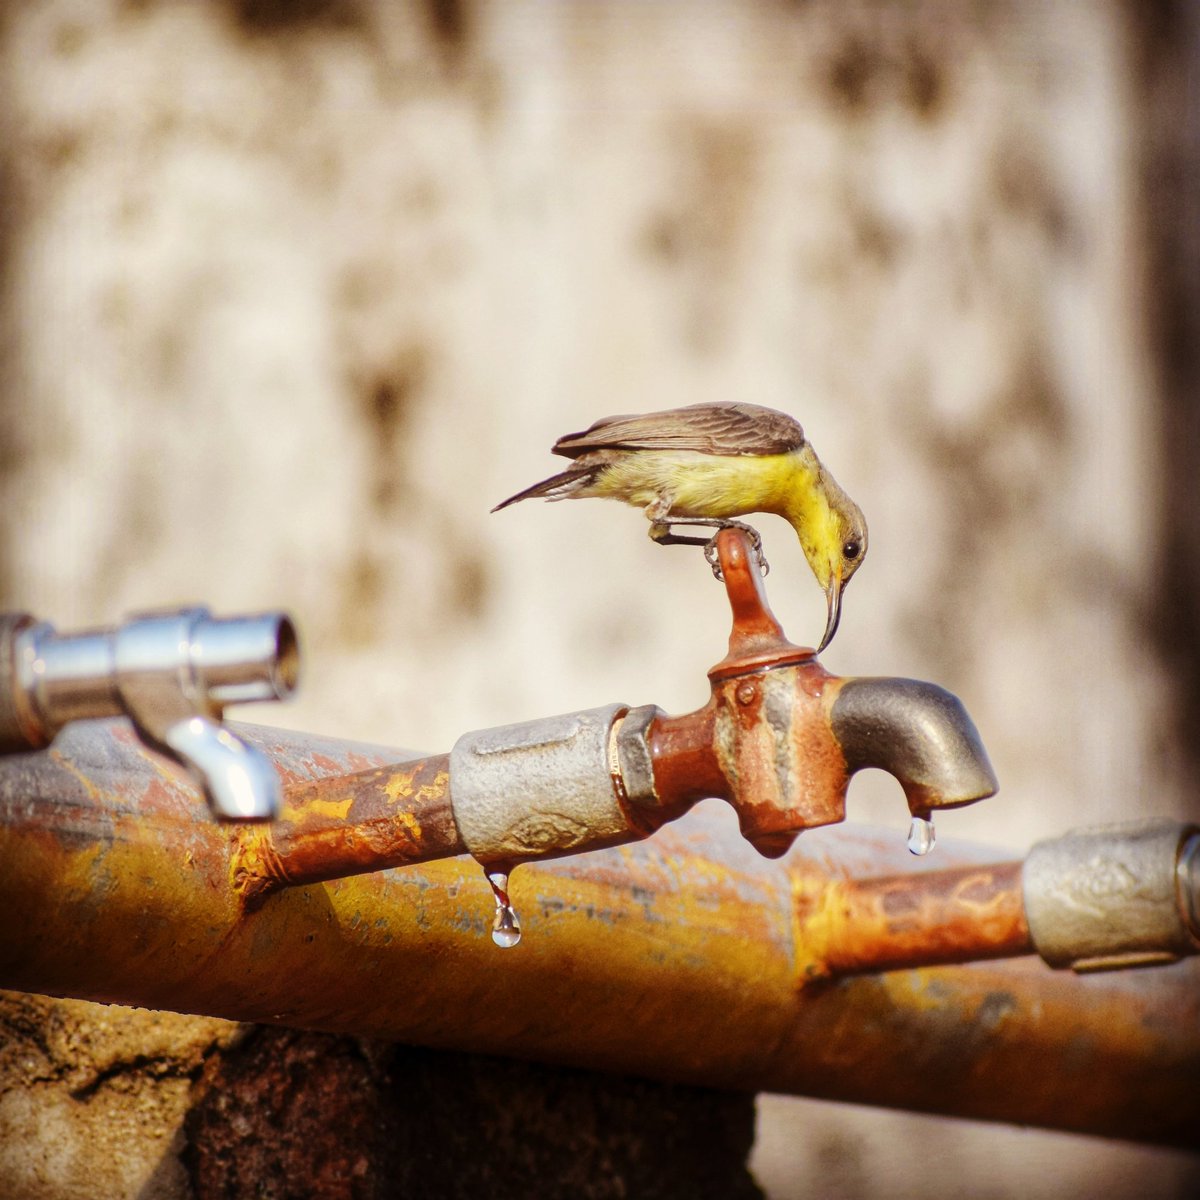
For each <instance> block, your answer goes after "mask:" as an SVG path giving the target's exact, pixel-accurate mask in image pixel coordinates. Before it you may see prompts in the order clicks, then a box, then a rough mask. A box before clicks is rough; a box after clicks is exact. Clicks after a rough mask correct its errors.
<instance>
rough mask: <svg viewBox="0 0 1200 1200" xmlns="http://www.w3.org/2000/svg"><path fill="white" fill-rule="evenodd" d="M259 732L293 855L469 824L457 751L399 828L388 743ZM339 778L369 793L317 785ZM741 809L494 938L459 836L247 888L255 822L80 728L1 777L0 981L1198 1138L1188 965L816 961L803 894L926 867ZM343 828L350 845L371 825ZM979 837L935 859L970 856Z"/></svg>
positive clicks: (556, 891)
mask: <svg viewBox="0 0 1200 1200" xmlns="http://www.w3.org/2000/svg"><path fill="white" fill-rule="evenodd" d="M242 733H243V734H244V736H246V737H247V739H248V740H249V741H251V742H252V743H253V744H254V745H256V746H257V747H258V748H259V749H260V750H261V751H262V752H263V753H265V754H267V755H268V756H269V757H270V758H271V759H272V760H273V762H274V763H275V764H276V767H277V768H278V769H279V770H280V772H281V774H282V775H283V776H284V777H285V779H286V780H287V781H288V784H289V801H288V805H289V808H290V809H291V813H292V815H291V818H290V821H291V825H292V827H293V832H294V834H295V840H294V842H293V843H292V846H293V854H294V855H295V856H296V857H295V859H294V861H295V862H296V863H299V862H301V861H302V860H303V855H304V853H308V851H307V850H304V851H302V850H301V849H300V848H301V847H305V846H312V845H315V844H316V842H319V841H321V840H322V839H324V838H326V837H328V836H333V833H332V831H333V830H334V828H335V825H336V823H337V822H339V821H340V820H341V819H342V818H341V817H340V816H339V815H338V811H337V806H338V805H341V804H345V803H346V801H347V799H349V801H350V803H349V805H348V807H347V809H346V813H347V816H350V814H351V813H352V811H353V810H354V805H355V803H356V802H363V801H361V795H362V789H364V788H365V789H366V792H367V794H368V796H369V800H368V801H366V802H364V803H365V810H364V811H371V812H374V813H375V814H376V816H382V817H384V818H386V819H388V820H390V821H391V823H392V827H391V829H390V830H389V829H385V830H384V833H383V835H382V836H383V837H384V838H385V840H386V839H387V838H389V837H394V838H395V839H396V844H395V845H394V846H393V847H392V848H391V850H389V851H388V852H389V853H392V852H394V853H395V854H396V855H397V857H399V858H403V856H404V854H405V853H410V852H411V853H414V854H416V855H425V854H427V853H429V852H431V851H432V850H433V848H434V846H435V845H436V844H437V842H438V841H439V840H441V841H442V842H443V843H444V845H445V847H446V848H450V847H453V846H455V845H456V838H455V835H454V834H453V833H451V832H449V827H448V825H447V823H446V820H445V788H444V786H443V785H442V784H441V783H440V782H439V778H440V776H441V774H442V771H441V769H440V766H441V761H442V760H440V759H437V760H424V761H425V762H426V766H425V767H424V768H421V769H419V770H416V771H414V772H413V775H412V778H413V779H414V780H416V779H418V778H423V779H424V781H425V784H426V789H425V799H424V800H423V801H418V802H417V804H416V807H415V809H414V810H413V811H414V812H416V813H417V814H418V815H417V816H416V818H415V822H416V825H417V826H418V827H419V830H420V832H417V831H415V830H414V831H412V832H411V834H410V836H409V838H408V840H407V841H405V839H404V838H403V837H402V836H401V835H400V834H399V833H398V832H396V829H397V827H398V826H399V825H401V824H403V823H404V821H403V817H402V815H401V813H402V811H407V810H406V809H405V808H404V806H396V809H395V811H394V812H389V810H388V808H387V805H386V799H385V797H386V795H387V782H386V779H387V777H388V776H387V773H388V771H390V770H392V768H390V767H388V766H387V764H388V760H389V757H391V758H394V757H397V756H396V755H395V754H394V752H393V753H392V754H391V755H390V756H389V754H388V753H387V752H381V751H378V750H373V749H370V748H365V747H354V746H346V745H341V744H338V743H334V742H330V741H326V740H323V739H317V738H306V737H302V736H300V735H292V734H284V733H278V732H275V731H264V730H245V729H243V730H242ZM378 769H383V770H381V771H379V773H377V774H374V775H373V773H374V772H377V770H378ZM347 775H353V778H354V780H355V782H354V783H353V784H352V785H350V792H349V793H347V792H346V791H345V790H344V789H345V788H346V786H347V785H346V782H345V779H336V778H330V779H329V780H328V781H327V782H320V781H321V780H322V777H324V776H331V777H332V776H347ZM417 791H418V792H420V791H421V788H420V787H419V786H418V788H417ZM339 797H340V799H339ZM356 797H358V798H359V799H357V800H356ZM723 815H724V814H723V813H722V811H721V810H720V808H719V807H715V808H714V806H708V805H705V806H702V807H701V808H700V809H699V810H697V811H696V812H694V813H692V814H690V815H689V816H688V817H687V818H686V819H684V820H683V821H681V822H678V823H677V824H675V825H671V826H668V827H666V828H664V829H662V830H661V831H660V832H659V833H658V834H656V835H655V836H654V837H653V838H651V839H649V840H647V841H643V842H640V843H637V844H633V845H628V846H623V847H620V848H615V849H610V850H605V851H599V852H597V853H594V854H588V855H583V856H578V857H575V858H569V859H562V860H558V861H555V862H538V863H534V864H530V865H529V866H525V867H521V868H519V869H518V870H517V871H516V872H515V874H514V876H513V879H512V881H511V882H512V886H511V891H512V897H513V900H514V902H515V904H516V905H517V907H518V909H519V910H520V912H521V916H522V921H523V925H524V929H525V937H524V940H523V941H522V943H521V945H520V946H519V947H517V948H515V949H513V950H509V951H499V950H497V949H496V948H495V947H494V946H493V945H492V942H491V940H490V937H489V930H490V923H491V913H492V898H491V894H490V890H489V888H488V886H487V883H486V881H485V879H484V875H483V872H482V871H481V870H480V869H479V867H478V865H477V864H475V863H474V862H472V861H470V860H463V859H461V858H460V859H448V860H440V861H436V862H424V863H420V862H418V863H416V864H415V865H411V866H408V867H405V868H404V869H402V870H385V871H377V872H374V873H372V874H365V875H356V876H352V877H349V878H344V879H335V880H329V881H327V882H322V883H314V884H309V885H306V886H297V887H289V888H284V889H281V890H279V891H277V892H274V893H267V894H262V895H260V896H259V898H258V903H257V904H251V903H248V902H247V894H246V890H245V888H244V887H242V888H239V887H236V886H232V885H233V883H234V880H235V878H236V875H237V872H238V869H239V866H244V865H245V862H246V860H247V857H248V853H249V851H247V849H246V847H247V846H248V845H251V846H252V842H253V837H252V835H254V834H255V833H256V832H257V831H254V830H246V829H244V828H242V827H227V826H219V825H216V824H214V823H213V822H211V821H210V820H208V819H207V815H206V811H205V809H204V806H203V802H202V800H201V798H200V796H199V795H198V793H197V792H196V791H195V790H194V789H193V788H192V787H191V786H190V785H189V784H188V783H187V782H186V781H185V780H184V779H182V778H181V777H180V776H179V775H178V774H177V773H176V772H174V771H172V770H170V769H169V768H166V767H164V766H163V764H162V763H161V762H160V760H158V759H157V758H155V757H154V756H153V755H150V754H148V753H146V752H145V751H144V750H143V748H142V747H141V746H140V744H139V743H138V742H137V740H136V739H135V738H134V736H133V735H132V733H131V732H130V731H129V729H128V727H127V726H122V725H120V724H117V725H111V724H100V725H96V724H86V725H78V726H74V727H71V728H69V729H68V730H66V731H65V732H64V733H63V734H62V735H60V737H59V739H58V741H57V742H56V743H55V745H54V746H53V747H52V748H51V749H50V750H49V751H46V752H43V753H40V754H32V755H22V756H18V757H15V758H13V759H11V760H9V761H8V762H6V763H5V769H4V770H3V771H2V772H0V905H2V906H3V911H4V912H5V914H6V919H5V921H4V922H3V924H2V925H0V985H3V986H7V987H12V988H18V989H23V990H27V991H40V992H47V993H51V994H58V995H72V996H80V997H86V998H90V999H96V1000H108V1001H115V1002H120V1003H126V1004H137V1005H145V1006H149V1007H155V1008H169V1009H176V1010H179V1011H188V1012H201V1013H210V1014H214V1015H219V1016H224V1017H229V1018H233V1019H239V1020H251V1021H278V1022H282V1023H286V1024H291V1025H296V1026H302V1027H310V1028H315V1029H326V1030H333V1031H349V1032H354V1033H358V1034H362V1035H372V1036H379V1037H388V1038H395V1039H401V1040H406V1041H411V1042H415V1043H420V1044H425V1045H430V1046H444V1047H455V1048H459V1049H463V1050H470V1051H476V1052H484V1053H498V1054H508V1055H517V1056H522V1057H528V1058H531V1059H538V1060H543V1061H554V1062H562V1063H571V1064H575V1065H579V1066H584V1067H592V1068H603V1069H607V1070H616V1071H624V1072H628V1073H639V1074H645V1075H649V1076H653V1077H659V1078H667V1079H678V1080H685V1081H690V1082H694V1083H701V1084H708V1085H711V1086H720V1087H733V1088H747V1089H756V1090H757V1089H762V1090H771V1091H781V1092H794V1093H798V1094H804V1095H811V1096H817V1097H829V1098H835V1099H840V1100H851V1101H857V1102H861V1103H869V1104H877V1105H890V1106H895V1107H901V1108H909V1109H914V1110H919V1111H927V1112H936V1113H948V1114H954V1115H959V1116H967V1117H981V1118H991V1119H998V1120H1006V1121H1017V1122H1022V1123H1027V1124H1036V1125H1044V1126H1047V1127H1051V1128H1064V1129H1074V1130H1079V1131H1084V1132H1091V1133H1096V1134H1103V1135H1108V1136H1119V1137H1127V1138H1136V1139H1143V1140H1150V1141H1158V1142H1166V1143H1174V1144H1179V1145H1191V1144H1193V1142H1194V1131H1195V1129H1196V1128H1197V1125H1198V1124H1200V1082H1198V1081H1200V964H1198V963H1197V961H1196V960H1192V961H1190V962H1185V963H1178V964H1176V965H1174V966H1169V967H1163V968H1161V969H1159V970H1157V971H1154V972H1118V973H1115V974H1111V975H1106V976H1095V975H1089V976H1077V975H1075V974H1073V973H1070V972H1057V971H1052V970H1050V969H1048V968H1047V967H1045V966H1044V965H1043V964H1042V963H1040V962H1039V961H1038V960H1036V959H1035V958H1032V957H1026V958H1022V959H1016V960H1010V961H1004V962H999V961H996V962H982V963H973V964H970V965H967V966H953V967H946V966H942V967H928V968H922V969H919V970H898V971H890V972H887V973H883V974H872V975H858V976H854V977H847V978H827V979H825V980H824V981H821V980H815V981H814V979H813V976H814V975H819V974H821V973H822V971H823V969H824V964H823V960H822V954H823V953H824V951H825V950H826V949H827V947H828V946H829V945H830V943H831V941H832V940H833V939H832V936H831V934H830V933H829V931H825V932H822V931H821V930H820V929H819V928H818V927H817V923H815V922H814V921H813V920H808V921H804V920H800V919H798V916H799V915H800V914H801V910H800V907H799V905H798V900H804V899H805V898H809V899H811V898H813V897H816V898H817V899H818V900H819V898H820V894H821V890H822V887H826V888H835V887H837V886H841V887H844V886H846V885H847V881H848V880H850V879H852V878H863V877H871V876H875V877H880V876H886V875H902V876H903V875H911V874H912V864H913V860H910V859H909V856H908V855H907V854H906V853H905V852H904V851H903V849H902V847H899V846H897V845H896V844H895V840H894V839H893V838H890V837H884V836H882V835H878V834H873V833H869V832H863V831H853V830H848V829H830V830H816V831H813V832H812V833H810V834H807V835H806V836H805V838H804V839H802V840H801V842H800V843H799V844H798V845H797V846H796V848H795V850H794V851H793V852H792V854H791V855H790V856H789V857H788V859H787V860H786V861H783V862H776V863H766V862H764V861H763V860H762V859H761V858H759V857H758V856H756V855H755V854H754V853H753V852H752V851H751V850H750V849H749V847H747V846H746V845H745V844H744V843H742V842H741V841H740V840H739V839H730V838H729V837H728V834H727V831H726V828H725V823H724V821H723V819H722V818H723ZM353 823H354V822H353V821H352V824H353ZM376 828H378V827H376ZM289 836H290V835H289ZM337 837H342V841H341V842H340V843H339V847H340V848H339V849H338V851H337V852H338V853H339V854H345V855H347V856H348V857H350V858H353V857H354V855H355V854H356V853H357V851H356V849H355V846H356V845H357V843H356V842H355V841H354V838H356V837H357V833H356V834H354V835H353V838H351V837H350V835H349V834H346V835H345V836H343V835H341V834H339V835H337ZM311 839H316V842H314V841H312V840H311ZM347 839H349V840H347ZM405 846H408V847H410V848H411V849H410V850H405V849H404V847H405ZM985 853H986V852H981V851H978V850H969V849H965V848H956V847H953V846H943V847H941V849H940V850H939V858H940V859H941V861H942V863H943V864H944V865H945V866H947V867H948V868H951V869H953V870H959V869H975V868H978V867H979V866H980V865H981V863H982V861H983V858H984V855H985ZM316 857H317V859H318V860H319V859H320V855H317V856H316ZM287 858H288V855H286V854H285V855H284V859H285V860H286V859H287ZM913 877H914V878H919V877H920V876H919V875H914V876H913ZM822 881H824V883H822ZM998 882H1002V881H998ZM968 891H969V889H968ZM822 911H827V909H823V908H822V906H821V904H820V903H817V904H816V905H815V907H814V908H813V912H815V913H817V914H819V913H820V912H822ZM810 915H811V914H810Z"/></svg>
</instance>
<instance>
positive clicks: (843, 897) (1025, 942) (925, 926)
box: [797, 862, 1034, 975]
mask: <svg viewBox="0 0 1200 1200" xmlns="http://www.w3.org/2000/svg"><path fill="white" fill-rule="evenodd" d="M930 865H931V866H932V864H930ZM1021 874H1022V871H1021V864H1020V863H1019V862H1009V863H1000V864H995V865H987V864H980V865H973V866H968V867H952V868H949V869H946V868H941V869H934V870H930V871H922V872H920V873H919V874H913V873H909V874H905V875H890V876H887V877H884V878H881V879H845V880H834V881H832V882H831V881H830V880H828V879H824V878H820V879H817V880H816V881H814V885H813V888H812V895H805V894H804V893H803V892H802V893H801V894H800V895H799V896H798V899H797V914H798V916H799V919H800V920H801V922H802V923H803V930H804V936H805V939H806V942H807V944H808V945H809V947H810V953H811V954H812V955H813V959H814V963H815V964H816V972H815V973H820V974H829V975H842V974H848V973H852V972H864V971H890V970H895V969H896V968H899V967H914V966H932V965H934V964H935V963H965V962H978V961H979V960H981V959H989V958H1013V957H1016V956H1018V955H1022V954H1032V953H1033V949H1034V948H1033V942H1032V941H1031V939H1030V936H1029V923H1028V922H1027V920H1026V919H1025V906H1024V904H1023V902H1022V893H1021Z"/></svg>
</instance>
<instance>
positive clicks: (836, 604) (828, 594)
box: [817, 571, 842, 654]
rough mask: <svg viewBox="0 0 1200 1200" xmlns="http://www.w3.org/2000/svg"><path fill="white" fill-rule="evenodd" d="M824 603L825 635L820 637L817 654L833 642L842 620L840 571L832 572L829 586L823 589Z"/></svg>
mask: <svg viewBox="0 0 1200 1200" xmlns="http://www.w3.org/2000/svg"><path fill="white" fill-rule="evenodd" d="M825 602H826V604H827V605H828V615H827V616H826V618H825V633H824V634H823V635H822V637H821V644H820V645H819V646H818V647H817V653H818V654H820V653H821V651H822V650H824V649H825V647H826V646H828V645H829V643H830V642H832V641H833V635H834V634H835V633H837V631H838V622H839V621H841V619H842V574H841V572H840V571H836V572H834V574H833V576H832V578H831V579H830V580H829V586H828V587H827V588H826V589H825Z"/></svg>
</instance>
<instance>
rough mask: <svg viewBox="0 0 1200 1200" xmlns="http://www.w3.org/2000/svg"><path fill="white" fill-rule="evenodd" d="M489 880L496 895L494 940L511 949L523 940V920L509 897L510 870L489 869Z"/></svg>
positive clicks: (497, 943)
mask: <svg viewBox="0 0 1200 1200" xmlns="http://www.w3.org/2000/svg"><path fill="white" fill-rule="evenodd" d="M484 870H485V871H486V872H487V881H488V883H490V884H491V885H492V895H493V896H495V897H496V916H495V919H494V920H493V921H492V941H493V942H495V943H496V945H497V946H499V947H501V949H504V950H511V949H512V947H513V946H515V945H516V944H517V943H518V942H519V941H520V940H521V922H520V920H519V919H518V918H517V910H516V909H515V908H513V906H512V901H511V900H509V898H508V872H507V871H488V870H487V868H486V867H485V868H484Z"/></svg>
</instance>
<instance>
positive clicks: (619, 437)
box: [554, 402, 804, 458]
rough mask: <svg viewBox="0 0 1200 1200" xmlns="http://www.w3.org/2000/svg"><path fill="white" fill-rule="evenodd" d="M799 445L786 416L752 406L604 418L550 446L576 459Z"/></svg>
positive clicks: (767, 450)
mask: <svg viewBox="0 0 1200 1200" xmlns="http://www.w3.org/2000/svg"><path fill="white" fill-rule="evenodd" d="M803 445H804V430H803V429H801V428H800V424H799V422H798V421H796V420H795V419H794V418H793V417H789V416H788V415H787V413H781V412H777V411H776V410H775V409H773V408H761V407H760V406H759V405H757V404H735V403H730V402H725V403H718V404H693V405H690V406H689V407H687V408H671V409H668V410H667V411H666V412H656V413H645V414H643V415H641V416H628V417H604V418H602V419H601V420H599V421H597V422H596V423H595V424H594V425H593V426H591V428H589V429H585V430H584V431H583V432H582V433H568V434H565V435H564V436H563V437H560V438H559V439H558V441H557V442H555V443H554V453H555V454H561V455H563V456H564V457H566V458H578V457H579V456H580V455H581V454H587V453H588V452H589V451H591V450H695V451H698V452H699V453H701V454H730V455H733V454H786V453H787V452H788V451H789V450H798V449H799V448H800V447H801V446H803Z"/></svg>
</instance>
